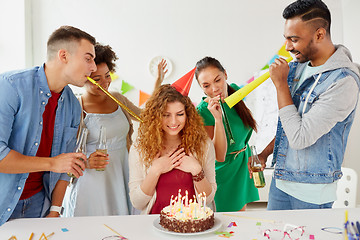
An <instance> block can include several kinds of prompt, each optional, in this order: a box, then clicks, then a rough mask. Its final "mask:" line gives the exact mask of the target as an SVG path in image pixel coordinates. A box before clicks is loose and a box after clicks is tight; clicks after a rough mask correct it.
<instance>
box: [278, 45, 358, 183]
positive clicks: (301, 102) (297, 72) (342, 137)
mask: <svg viewBox="0 0 360 240" xmlns="http://www.w3.org/2000/svg"><path fill="white" fill-rule="evenodd" d="M338 48H341V49H340V50H341V51H342V52H341V54H339V52H338V53H337V54H334V55H335V56H334V58H336V57H339V56H341V57H342V58H345V57H344V56H343V55H346V51H344V50H343V48H344V47H342V46H337V49H338ZM344 49H345V48H344ZM340 50H339V51H340ZM345 50H346V49H345ZM343 52H345V54H344V53H343ZM336 60H337V59H335V61H334V59H332V62H331V61H330V62H331V65H332V66H334V65H336V64H334V62H335V63H336V62H337V61H336ZM342 60H343V59H342ZM339 62H340V61H339ZM327 63H328V62H327ZM327 63H325V64H324V66H323V68H322V69H321V72H319V73H316V74H314V75H313V76H311V77H310V78H308V79H306V80H305V81H304V82H303V84H302V85H301V86H300V87H299V88H298V89H297V90H296V91H295V93H294V94H293V96H292V99H293V102H294V106H295V107H296V109H297V114H298V116H299V119H300V120H299V121H301V119H302V118H303V116H304V115H306V113H308V112H309V111H310V110H311V108H312V107H313V106H314V105H315V104H317V101H318V100H319V98H320V97H321V95H322V94H323V93H324V92H326V91H328V90H329V89H330V88H331V87H332V86H334V83H336V82H337V81H339V80H341V79H344V80H345V78H347V79H346V80H347V81H348V82H349V81H352V83H353V79H355V81H356V84H355V83H353V85H355V88H356V94H355V95H356V96H347V95H346V93H342V94H343V97H344V98H351V99H352V101H354V102H355V104H354V107H352V109H350V112H349V114H347V115H346V116H345V117H344V119H342V120H341V121H337V122H334V123H333V127H331V128H329V131H328V132H326V133H325V134H323V135H321V136H319V138H317V139H315V140H314V142H313V143H311V144H308V145H306V146H305V147H304V146H297V145H296V144H293V147H292V146H291V144H289V139H288V136H287V135H289V134H290V132H288V134H286V132H285V130H284V126H283V123H282V121H285V119H281V117H280V119H279V121H278V128H277V132H276V138H275V145H274V155H273V165H274V164H275V162H276V166H275V170H274V177H275V178H276V179H282V180H287V181H293V182H300V183H322V184H326V183H332V182H334V181H336V180H338V179H339V178H341V176H342V172H341V164H342V162H343V158H344V153H345V147H346V143H347V138H348V135H349V131H350V127H351V125H352V123H353V120H354V116H355V109H356V103H357V99H358V95H357V93H358V88H359V76H358V75H359V72H358V70H357V69H356V68H348V67H346V66H341V64H340V63H337V64H338V66H339V67H335V68H332V66H331V67H330V68H329V66H327V65H329V64H327ZM305 64H308V63H297V62H294V63H290V71H289V74H288V84H289V88H290V91H291V90H292V88H293V85H295V84H294V82H296V80H295V81H294V79H300V76H301V73H302V70H303V69H304V67H305ZM345 65H346V64H345ZM351 78H353V79H351ZM327 101H337V99H332V98H329V97H328V99H327ZM335 118H336V116H333V119H335ZM312 121H313V122H317V124H318V125H319V126H320V125H321V124H322V122H318V119H312ZM332 121H334V120H332ZM288 129H289V128H288ZM310 130H311V132H307V133H306V134H308V135H311V134H313V132H315V131H317V129H316V127H315V128H312V129H310Z"/></svg>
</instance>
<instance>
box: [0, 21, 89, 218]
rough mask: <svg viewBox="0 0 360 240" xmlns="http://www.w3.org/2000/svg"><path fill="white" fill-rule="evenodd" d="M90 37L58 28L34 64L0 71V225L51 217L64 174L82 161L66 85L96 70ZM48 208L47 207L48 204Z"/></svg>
mask: <svg viewBox="0 0 360 240" xmlns="http://www.w3.org/2000/svg"><path fill="white" fill-rule="evenodd" d="M95 42H96V41H95V38H94V37H92V36H91V35H89V34H87V33H86V32H83V31H81V30H80V29H77V28H74V27H71V26H62V27H60V28H59V29H57V30H56V31H54V32H53V33H52V35H51V36H50V37H49V40H48V43H47V61H46V63H45V64H43V65H42V66H39V67H34V68H31V69H26V70H20V71H12V72H7V73H4V74H1V75H0V85H1V88H0V189H1V191H2V194H0V225H2V224H4V223H5V222H6V221H7V220H8V219H13V218H22V217H43V216H48V217H57V216H59V213H60V209H61V205H62V200H63V197H64V193H65V190H66V186H67V183H68V181H69V177H68V176H67V174H66V173H72V174H74V175H75V176H76V177H79V176H81V175H83V173H82V171H83V169H85V165H84V163H83V162H82V161H81V160H80V159H79V158H83V159H86V156H85V155H84V154H83V153H73V151H74V148H75V141H76V134H77V129H78V126H79V123H80V114H81V108H80V105H79V102H78V101H77V99H76V97H75V96H74V94H73V93H72V91H71V89H70V88H69V86H67V85H68V84H73V85H75V86H79V87H82V86H83V85H84V84H85V82H86V81H87V76H90V74H91V72H94V71H96V65H95V62H94V58H95V49H94V45H95ZM50 206H51V208H50Z"/></svg>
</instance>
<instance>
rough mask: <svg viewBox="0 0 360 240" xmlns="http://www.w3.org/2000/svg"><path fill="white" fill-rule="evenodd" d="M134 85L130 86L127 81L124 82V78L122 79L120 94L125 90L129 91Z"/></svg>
mask: <svg viewBox="0 0 360 240" xmlns="http://www.w3.org/2000/svg"><path fill="white" fill-rule="evenodd" d="M133 88H134V87H133V86H131V85H130V84H128V83H127V82H125V81H124V80H122V83H121V94H125V93H126V92H128V91H130V90H131V89H133Z"/></svg>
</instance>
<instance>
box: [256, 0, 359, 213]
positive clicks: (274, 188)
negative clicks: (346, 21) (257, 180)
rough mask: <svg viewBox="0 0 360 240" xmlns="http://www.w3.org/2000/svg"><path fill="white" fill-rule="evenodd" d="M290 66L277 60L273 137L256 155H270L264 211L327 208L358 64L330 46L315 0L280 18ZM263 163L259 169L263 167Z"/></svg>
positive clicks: (302, 0)
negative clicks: (270, 177)
mask: <svg viewBox="0 0 360 240" xmlns="http://www.w3.org/2000/svg"><path fill="white" fill-rule="evenodd" d="M283 17H284V18H285V19H286V21H285V30H284V37H285V39H286V50H287V51H290V52H291V53H293V54H294V55H295V58H296V62H292V63H290V66H289V65H288V64H287V63H286V61H285V60H284V59H277V60H275V62H274V63H273V64H272V65H271V66H270V77H271V79H272V81H273V82H274V85H275V87H276V92H277V100H278V107H279V122H278V128H277V132H276V137H275V139H274V140H273V141H272V142H271V143H270V144H269V145H268V146H267V147H266V148H265V149H264V151H263V152H262V153H260V154H259V158H260V160H262V161H263V163H264V162H266V159H267V157H268V156H269V154H271V153H273V154H274V156H273V164H275V163H276V165H275V170H274V176H273V180H272V183H271V186H270V192H269V202H268V209H269V210H291V209H319V208H331V207H332V204H333V202H334V201H335V200H336V187H337V181H338V180H339V179H340V178H341V176H342V172H341V164H342V162H343V159H344V153H345V148H346V144H347V139H348V136H349V131H350V128H351V125H352V123H353V121H354V116H355V109H356V105H357V102H358V94H359V75H360V71H359V66H358V65H357V64H355V63H353V62H352V58H351V54H350V52H349V50H348V49H347V48H346V47H344V46H342V45H334V44H333V43H332V40H331V35H330V24H331V17H330V11H329V9H328V8H327V6H326V5H325V4H324V3H323V2H322V1H321V0H298V1H295V2H294V3H292V4H290V5H289V6H287V7H286V8H285V10H284V12H283ZM263 165H264V164H263Z"/></svg>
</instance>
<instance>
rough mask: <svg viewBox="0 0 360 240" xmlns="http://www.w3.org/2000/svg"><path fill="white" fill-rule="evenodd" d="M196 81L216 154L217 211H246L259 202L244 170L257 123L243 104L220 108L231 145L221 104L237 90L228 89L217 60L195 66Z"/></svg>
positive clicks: (201, 109)
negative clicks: (226, 120)
mask: <svg viewBox="0 0 360 240" xmlns="http://www.w3.org/2000/svg"><path fill="white" fill-rule="evenodd" d="M195 77H196V79H197V81H198V83H199V85H200V87H201V88H202V90H203V91H204V93H205V95H206V96H207V97H203V99H202V101H201V102H200V104H199V105H198V106H197V110H198V112H199V114H200V115H201V116H202V118H203V120H204V125H205V128H206V131H207V133H208V135H209V137H210V138H211V139H212V140H213V142H214V146H215V151H216V160H217V161H216V163H215V170H216V183H217V186H218V187H217V192H216V194H215V204H216V211H218V212H230V211H239V210H245V208H246V204H247V203H249V202H253V201H256V200H259V193H258V190H257V189H256V188H255V186H254V181H253V179H251V178H250V177H249V171H248V167H247V162H248V157H249V156H250V154H251V151H250V148H249V145H248V141H249V139H250V137H251V133H252V131H253V130H255V131H256V122H255V120H254V118H253V117H252V114H251V112H250V110H249V109H248V108H247V107H246V105H245V103H244V102H243V101H240V102H239V103H237V104H236V105H235V106H234V107H233V108H231V109H230V108H229V107H228V105H227V104H222V105H223V109H224V112H225V114H226V116H227V118H228V122H229V127H230V129H231V132H232V136H233V140H234V141H235V142H233V141H230V135H229V132H228V130H227V131H226V130H225V127H224V123H223V119H222V112H221V105H220V103H219V100H220V99H221V102H222V103H223V102H224V99H225V98H226V97H227V96H229V95H231V94H232V93H233V92H235V91H236V90H238V89H239V87H238V86H237V85H236V84H231V85H228V84H227V82H226V80H227V74H226V71H225V69H224V68H223V66H222V65H221V64H220V62H219V61H218V60H216V59H215V58H212V57H205V58H203V59H201V60H200V61H198V62H197V64H196V72H195Z"/></svg>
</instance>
